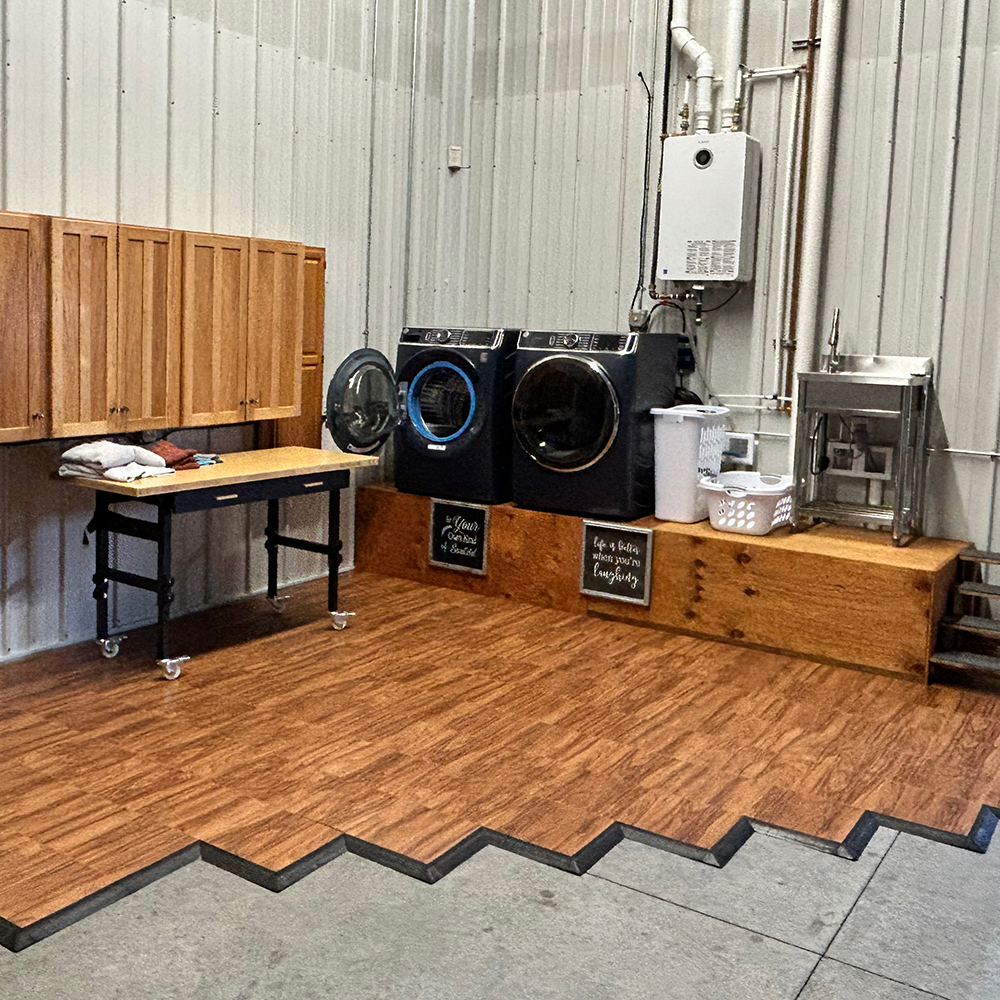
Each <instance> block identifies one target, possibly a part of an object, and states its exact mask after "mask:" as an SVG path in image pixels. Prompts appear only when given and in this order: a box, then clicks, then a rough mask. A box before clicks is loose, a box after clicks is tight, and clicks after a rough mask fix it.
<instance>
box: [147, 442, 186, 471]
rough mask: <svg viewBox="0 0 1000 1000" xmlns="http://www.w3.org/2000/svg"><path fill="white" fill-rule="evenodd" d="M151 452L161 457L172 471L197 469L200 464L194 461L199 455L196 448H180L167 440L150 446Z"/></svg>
mask: <svg viewBox="0 0 1000 1000" xmlns="http://www.w3.org/2000/svg"><path fill="white" fill-rule="evenodd" d="M149 450H150V451H152V452H154V453H155V454H157V455H159V456H160V458H162V459H163V461H164V462H165V463H166V464H167V465H168V466H170V468H171V469H178V470H180V469H197V468H198V463H197V462H195V461H194V456H195V455H196V454H197V449H196V448H178V447H177V445H175V444H171V443H170V442H169V441H168V440H167V439H166V438H163V440H161V441H157V442H155V443H154V444H151V445H150V446H149Z"/></svg>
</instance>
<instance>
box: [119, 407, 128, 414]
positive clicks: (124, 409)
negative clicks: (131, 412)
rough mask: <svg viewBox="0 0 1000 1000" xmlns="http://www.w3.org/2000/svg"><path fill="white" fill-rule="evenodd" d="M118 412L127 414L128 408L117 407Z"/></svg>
mask: <svg viewBox="0 0 1000 1000" xmlns="http://www.w3.org/2000/svg"><path fill="white" fill-rule="evenodd" d="M118 412H119V413H128V407H127V406H122V407H119V409H118Z"/></svg>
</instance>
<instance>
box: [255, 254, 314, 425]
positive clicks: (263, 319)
mask: <svg viewBox="0 0 1000 1000" xmlns="http://www.w3.org/2000/svg"><path fill="white" fill-rule="evenodd" d="M304 290H305V247H304V246H303V245H302V244H301V243H284V242H279V241H277V240H259V239H252V240H250V298H249V319H248V326H249V340H248V348H247V397H248V398H247V402H248V403H249V405H250V409H249V411H248V416H249V417H250V418H251V419H254V420H270V419H273V418H277V417H296V416H298V415H299V413H300V412H301V409H302V361H301V359H302V329H303V314H302V305H303V296H304Z"/></svg>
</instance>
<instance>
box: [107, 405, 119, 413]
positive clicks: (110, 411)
mask: <svg viewBox="0 0 1000 1000" xmlns="http://www.w3.org/2000/svg"><path fill="white" fill-rule="evenodd" d="M117 412H118V407H117V406H112V407H111V408H110V409H109V410H108V413H117Z"/></svg>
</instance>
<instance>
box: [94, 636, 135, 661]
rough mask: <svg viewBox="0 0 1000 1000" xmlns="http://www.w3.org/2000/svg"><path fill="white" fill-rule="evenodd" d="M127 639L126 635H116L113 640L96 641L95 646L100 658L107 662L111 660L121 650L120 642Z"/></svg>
mask: <svg viewBox="0 0 1000 1000" xmlns="http://www.w3.org/2000/svg"><path fill="white" fill-rule="evenodd" d="M127 638H128V636H127V635H117V636H115V637H114V638H113V639H98V640H97V646H98V648H99V649H100V651H101V656H103V657H104V658H105V659H107V660H113V659H114V658H115V657H116V656H117V655H118V653H119V651H120V650H121V644H122V640H123V639H127Z"/></svg>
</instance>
